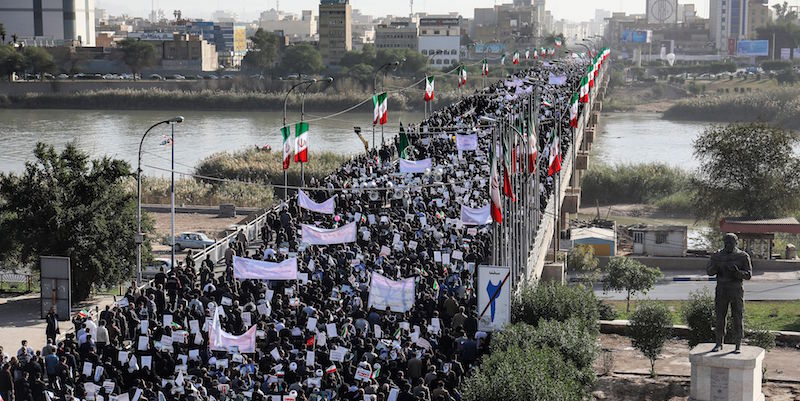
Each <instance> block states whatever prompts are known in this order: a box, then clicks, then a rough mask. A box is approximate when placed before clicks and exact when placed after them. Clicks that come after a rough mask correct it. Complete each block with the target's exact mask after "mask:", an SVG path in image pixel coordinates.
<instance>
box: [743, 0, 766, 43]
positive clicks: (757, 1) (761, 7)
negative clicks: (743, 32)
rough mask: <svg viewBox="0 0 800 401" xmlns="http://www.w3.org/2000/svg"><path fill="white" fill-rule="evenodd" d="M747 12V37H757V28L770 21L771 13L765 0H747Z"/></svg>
mask: <svg viewBox="0 0 800 401" xmlns="http://www.w3.org/2000/svg"><path fill="white" fill-rule="evenodd" d="M748 3H749V4H748V8H749V10H750V11H749V12H748V13H747V38H748V39H758V28H763V27H765V26H767V25H769V23H770V22H771V21H772V14H771V12H770V9H769V4H768V3H767V0H749V2H748Z"/></svg>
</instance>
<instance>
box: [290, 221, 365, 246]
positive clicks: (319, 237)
mask: <svg viewBox="0 0 800 401" xmlns="http://www.w3.org/2000/svg"><path fill="white" fill-rule="evenodd" d="M356 231H357V228H356V222H352V223H350V224H347V225H344V226H342V227H340V228H334V229H325V228H319V227H314V226H310V225H307V224H303V225H302V234H303V242H305V243H306V244H309V245H334V244H345V243H348V242H356Z"/></svg>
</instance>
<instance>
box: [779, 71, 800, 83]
mask: <svg viewBox="0 0 800 401" xmlns="http://www.w3.org/2000/svg"><path fill="white" fill-rule="evenodd" d="M775 79H776V80H777V81H778V83H779V84H789V85H793V84H794V83H795V82H797V79H798V77H797V73H796V72H794V70H792V69H791V68H787V69H785V70H782V71H781V72H779V73H778V75H776V76H775Z"/></svg>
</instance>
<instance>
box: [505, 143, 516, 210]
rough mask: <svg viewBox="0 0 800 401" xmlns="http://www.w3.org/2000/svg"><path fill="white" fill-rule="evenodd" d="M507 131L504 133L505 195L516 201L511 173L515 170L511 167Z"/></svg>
mask: <svg viewBox="0 0 800 401" xmlns="http://www.w3.org/2000/svg"><path fill="white" fill-rule="evenodd" d="M509 134H510V132H509V133H507V134H506V135H503V195H505V196H506V197H508V198H511V201H512V202H514V201H516V199H514V188H512V187H511V176H510V175H509V174H510V173H511V172H512V171H513V170H512V169H513V168H512V167H511V156H512V155H511V152H509V149H508V148H509V146H508V142H509V138H508V135H509Z"/></svg>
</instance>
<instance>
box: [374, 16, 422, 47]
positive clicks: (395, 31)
mask: <svg viewBox="0 0 800 401" xmlns="http://www.w3.org/2000/svg"><path fill="white" fill-rule="evenodd" d="M375 48H376V49H411V50H418V48H419V29H418V27H417V24H416V23H415V22H412V21H410V20H406V21H399V20H395V21H392V22H391V23H389V24H388V25H386V24H381V25H378V26H376V27H375Z"/></svg>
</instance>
